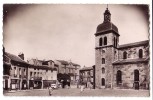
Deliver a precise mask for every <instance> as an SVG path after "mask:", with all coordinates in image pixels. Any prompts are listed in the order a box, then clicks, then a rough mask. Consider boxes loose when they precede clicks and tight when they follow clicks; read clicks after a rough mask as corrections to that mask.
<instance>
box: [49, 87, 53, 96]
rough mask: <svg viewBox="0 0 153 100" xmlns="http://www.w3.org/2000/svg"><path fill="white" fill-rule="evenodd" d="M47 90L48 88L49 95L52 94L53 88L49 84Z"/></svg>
mask: <svg viewBox="0 0 153 100" xmlns="http://www.w3.org/2000/svg"><path fill="white" fill-rule="evenodd" d="M48 90H49V96H51V95H52V91H53V88H52V87H51V86H49V87H48Z"/></svg>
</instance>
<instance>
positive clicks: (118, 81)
mask: <svg viewBox="0 0 153 100" xmlns="http://www.w3.org/2000/svg"><path fill="white" fill-rule="evenodd" d="M116 81H117V82H116V83H117V85H118V84H119V83H122V72H121V71H120V70H118V71H117V74H116Z"/></svg>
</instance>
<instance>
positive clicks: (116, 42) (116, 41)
mask: <svg viewBox="0 0 153 100" xmlns="http://www.w3.org/2000/svg"><path fill="white" fill-rule="evenodd" d="M115 43H116V44H115V45H116V46H115V47H117V38H116V42H115Z"/></svg>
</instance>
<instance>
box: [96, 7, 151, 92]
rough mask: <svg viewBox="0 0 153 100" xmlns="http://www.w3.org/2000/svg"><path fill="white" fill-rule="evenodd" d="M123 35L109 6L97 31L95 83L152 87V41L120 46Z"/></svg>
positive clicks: (115, 86)
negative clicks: (120, 38)
mask: <svg viewBox="0 0 153 100" xmlns="http://www.w3.org/2000/svg"><path fill="white" fill-rule="evenodd" d="M119 36H120V34H119V32H118V28H117V27H116V26H115V25H114V24H113V23H112V22H111V13H110V11H109V10H108V8H107V9H106V10H105V12H104V21H103V23H101V24H99V25H98V26H97V31H96V33H95V86H96V87H97V88H119V89H122V88H123V89H149V83H150V81H149V80H150V66H149V41H148V40H146V41H140V42H135V43H129V44H124V45H119Z"/></svg>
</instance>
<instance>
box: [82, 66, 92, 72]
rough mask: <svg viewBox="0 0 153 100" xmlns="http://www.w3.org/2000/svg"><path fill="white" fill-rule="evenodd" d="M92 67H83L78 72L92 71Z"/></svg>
mask: <svg viewBox="0 0 153 100" xmlns="http://www.w3.org/2000/svg"><path fill="white" fill-rule="evenodd" d="M92 69H93V67H83V68H82V69H80V71H83V70H92Z"/></svg>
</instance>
